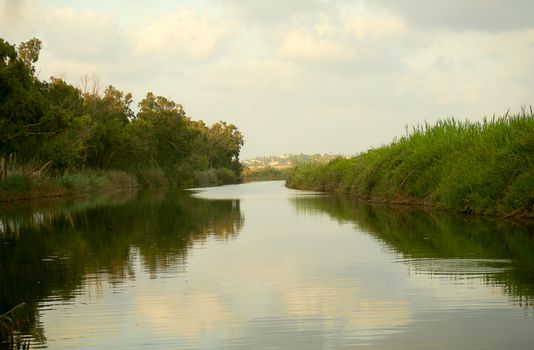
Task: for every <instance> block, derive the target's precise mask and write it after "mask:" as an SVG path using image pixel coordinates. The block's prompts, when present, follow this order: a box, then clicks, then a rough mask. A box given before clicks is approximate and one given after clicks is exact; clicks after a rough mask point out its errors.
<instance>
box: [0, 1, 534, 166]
mask: <svg viewBox="0 0 534 350" xmlns="http://www.w3.org/2000/svg"><path fill="white" fill-rule="evenodd" d="M533 14H534V1H530V0H507V1H505V0H448V1H443V0H436V1H432V0H361V1H350V0H269V1H263V0H262V1H253V0H195V1H193V0H190V1H188V0H181V1H180V0H151V1H145V0H113V1H110V0H91V1H74V0H42V1H38V0H0V37H3V38H4V39H6V40H7V41H9V42H11V43H13V44H18V43H19V42H21V41H26V40H28V39H30V38H32V37H38V38H39V39H41V40H42V41H43V46H44V47H43V50H42V52H41V58H40V60H39V62H38V64H37V70H38V71H39V77H40V78H41V79H48V78H49V77H50V76H61V77H64V78H66V80H67V81H69V82H70V83H73V84H78V82H79V81H80V77H81V76H82V75H87V74H88V75H93V74H96V75H98V76H99V77H100V80H101V81H102V82H103V83H105V84H112V85H114V86H115V87H117V88H119V89H121V90H123V91H128V92H132V93H133V94H134V97H135V99H136V100H137V101H138V100H140V99H141V98H143V96H144V95H145V94H146V92H148V91H152V92H154V93H155V94H158V95H163V96H166V97H169V98H171V99H173V100H175V101H177V102H179V103H181V104H182V105H183V106H184V108H185V110H186V112H187V114H188V115H189V116H190V117H191V118H192V119H202V120H204V121H206V122H207V123H213V122H216V121H218V120H225V121H227V122H230V123H234V124H236V125H237V126H238V128H239V129H240V130H241V131H242V132H243V134H244V135H245V146H244V148H243V151H242V157H241V158H243V159H246V158H251V157H254V156H259V155H271V154H283V153H301V152H302V153H325V152H332V153H343V154H346V155H351V154H355V153H358V152H361V151H364V150H367V149H369V148H371V147H378V146H380V145H381V144H385V143H388V142H390V141H391V140H392V139H393V138H394V137H396V136H401V135H403V134H404V133H405V126H407V125H408V126H412V125H416V124H418V123H422V122H425V121H427V122H434V121H436V120H438V119H443V118H446V117H450V116H454V117H457V118H459V119H471V120H478V119H481V118H482V117H483V116H484V115H488V116H491V115H492V114H493V113H495V114H497V115H499V114H504V113H505V112H506V111H507V110H508V109H511V110H512V111H518V110H519V109H520V107H521V106H523V105H529V104H534V15H533Z"/></svg>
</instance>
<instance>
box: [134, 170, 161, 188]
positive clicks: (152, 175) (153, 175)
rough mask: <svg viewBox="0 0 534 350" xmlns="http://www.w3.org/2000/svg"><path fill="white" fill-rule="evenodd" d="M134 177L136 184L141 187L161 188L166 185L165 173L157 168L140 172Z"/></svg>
mask: <svg viewBox="0 0 534 350" xmlns="http://www.w3.org/2000/svg"><path fill="white" fill-rule="evenodd" d="M136 176H137V182H138V183H139V184H140V185H141V186H143V187H161V186H166V185H167V184H168V182H167V178H166V177H165V173H164V172H163V170H161V169H159V168H154V169H143V170H140V171H138V172H137V173H136Z"/></svg>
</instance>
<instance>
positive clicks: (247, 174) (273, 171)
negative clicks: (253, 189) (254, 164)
mask: <svg viewBox="0 0 534 350" xmlns="http://www.w3.org/2000/svg"><path fill="white" fill-rule="evenodd" d="M288 169H289V168H283V169H277V168H273V167H265V168H259V169H245V171H244V172H243V177H244V179H245V181H246V182H250V181H272V180H285V179H286V177H287V173H288Z"/></svg>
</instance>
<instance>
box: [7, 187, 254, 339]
mask: <svg viewBox="0 0 534 350" xmlns="http://www.w3.org/2000/svg"><path fill="white" fill-rule="evenodd" d="M243 222H244V219H243V216H242V214H241V210H240V208H239V201H235V200H234V201H232V200H218V201H207V200H200V199H195V198H191V197H190V196H189V195H188V194H186V193H183V192H179V191H169V192H142V193H138V194H136V193H135V192H132V193H128V192H125V193H117V194H114V195H113V196H111V197H103V196H97V197H92V198H89V199H86V200H85V201H81V202H80V201H73V202H63V203H57V205H54V203H52V205H50V204H49V205H48V206H47V205H46V203H37V204H36V205H35V206H26V207H20V208H4V211H2V214H0V238H1V243H2V244H1V245H0V276H2V278H1V279H0V314H2V313H3V312H5V311H6V310H9V309H10V308H11V307H13V306H14V305H18V304H19V303H20V302H26V310H27V313H28V315H29V319H30V322H29V323H28V324H27V325H26V328H25V329H22V331H23V332H27V333H28V332H31V333H32V336H33V337H34V339H36V340H37V341H38V342H44V340H45V335H44V333H43V330H42V328H41V327H40V322H39V320H38V317H39V313H38V312H37V307H38V304H37V303H38V302H39V301H42V300H49V301H56V300H63V301H67V300H70V299H73V298H74V297H75V296H76V295H78V294H80V293H84V292H89V293H96V294H102V293H103V289H104V287H103V286H104V285H106V284H109V285H111V286H116V285H117V284H120V283H122V282H123V281H124V280H125V279H127V278H133V277H134V276H135V269H134V263H135V259H136V257H140V259H141V264H142V266H143V267H144V270H145V271H147V272H148V273H149V274H150V276H152V277H156V276H157V275H158V273H165V272H167V271H170V270H173V269H178V270H179V269H183V266H184V265H185V264H186V261H187V256H188V250H189V249H190V248H191V247H192V246H193V245H195V244H202V242H205V241H206V240H207V239H208V238H209V237H214V238H216V239H218V240H227V239H231V238H233V237H235V236H236V235H237V234H238V232H239V230H240V229H241V227H242V225H243Z"/></svg>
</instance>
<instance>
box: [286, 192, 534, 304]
mask: <svg viewBox="0 0 534 350" xmlns="http://www.w3.org/2000/svg"><path fill="white" fill-rule="evenodd" d="M291 200H292V202H293V204H294V206H295V207H296V208H297V210H298V211H300V212H306V213H327V214H328V215H329V216H330V217H332V218H334V219H335V220H338V221H339V222H345V223H353V224H355V225H356V226H357V227H358V228H359V229H360V230H362V231H364V232H367V233H369V234H371V235H373V236H374V237H376V238H378V239H379V240H381V241H383V242H385V243H386V244H387V246H388V247H390V248H391V249H393V250H394V251H396V252H397V253H398V254H400V255H401V257H402V259H403V260H404V261H405V262H406V263H407V264H409V265H410V266H411V267H413V268H414V269H415V272H419V273H436V274H439V273H443V274H448V275H453V276H456V277H455V278H458V277H461V276H466V275H468V274H469V273H472V274H473V275H476V274H478V275H479V276H482V279H483V280H484V281H485V282H486V283H488V284H491V285H498V286H502V287H504V288H503V289H504V290H505V291H506V293H507V294H508V295H510V296H511V297H512V298H513V299H514V301H515V302H517V303H519V304H521V305H522V306H525V307H530V308H532V307H533V306H534V254H532V252H533V251H534V235H533V229H534V225H533V224H534V223H532V222H515V221H509V220H503V219H494V218H480V217H465V216H461V215H456V214H449V213H443V212H438V211H431V210H425V209H423V208H414V207H409V206H395V207H393V206H381V205H364V204H358V203H356V202H354V201H352V200H350V198H349V197H346V196H336V195H328V196H311V197H310V196H308V197H305V196H304V197H295V198H292V199H291ZM425 259H431V260H429V261H430V263H426V264H425ZM436 271H437V272H436ZM495 271H498V272H499V273H491V272H495Z"/></svg>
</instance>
